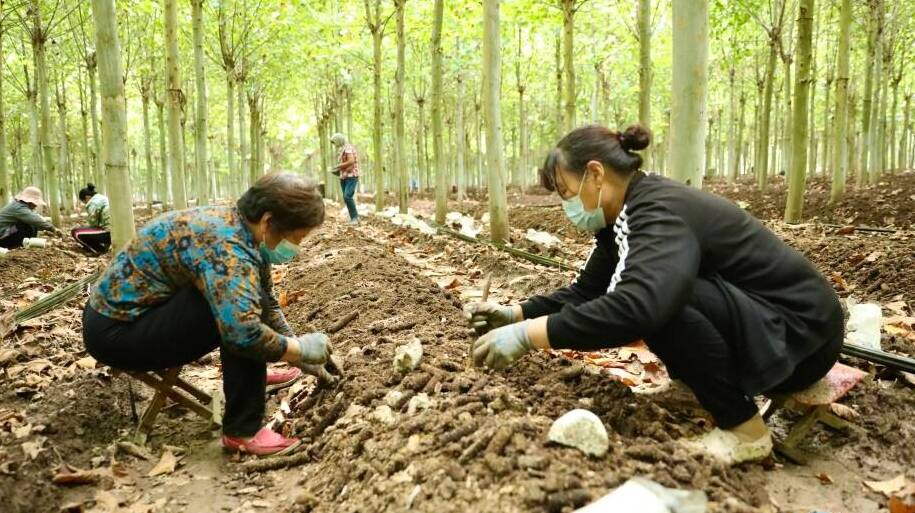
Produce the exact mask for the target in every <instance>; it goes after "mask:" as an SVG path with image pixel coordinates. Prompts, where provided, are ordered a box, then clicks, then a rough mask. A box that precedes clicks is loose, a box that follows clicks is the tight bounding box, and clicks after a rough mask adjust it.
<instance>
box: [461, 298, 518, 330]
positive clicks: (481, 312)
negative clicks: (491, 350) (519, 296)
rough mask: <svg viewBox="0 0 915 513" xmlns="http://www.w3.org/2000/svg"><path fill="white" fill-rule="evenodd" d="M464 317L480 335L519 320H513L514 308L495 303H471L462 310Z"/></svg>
mask: <svg viewBox="0 0 915 513" xmlns="http://www.w3.org/2000/svg"><path fill="white" fill-rule="evenodd" d="M464 317H465V318H466V319H467V320H468V321H470V325H471V326H472V327H473V329H475V330H476V331H477V333H480V334H483V333H486V332H487V331H489V330H492V329H495V328H501V327H502V326H507V325H509V324H512V323H514V322H516V321H520V320H521V319H520V318H517V319H516V318H515V317H516V315H515V307H513V306H502V305H500V304H497V303H471V304H470V305H467V306H466V307H465V308H464ZM519 317H520V316H519Z"/></svg>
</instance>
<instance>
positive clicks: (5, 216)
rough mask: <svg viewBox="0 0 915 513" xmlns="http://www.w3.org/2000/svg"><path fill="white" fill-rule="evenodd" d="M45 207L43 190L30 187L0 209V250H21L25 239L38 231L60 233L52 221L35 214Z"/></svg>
mask: <svg viewBox="0 0 915 513" xmlns="http://www.w3.org/2000/svg"><path fill="white" fill-rule="evenodd" d="M45 205H46V203H45V202H44V200H43V199H42V197H41V189H39V188H38V187H35V186H29V187H26V188H25V189H23V190H22V192H20V193H19V194H17V195H16V196H15V197H14V198H13V201H11V202H9V203H8V204H7V205H6V206H5V207H3V208H2V209H0V248H6V249H13V248H20V247H22V241H23V239H26V238H30V237H34V236H36V235H38V230H45V231H49V232H55V233H56V232H58V231H59V230H58V229H57V228H55V227H54V225H53V224H51V222H50V221H48V220H47V219H45V218H44V217H41V216H40V215H38V213H37V212H35V209H37V208H38V207H44V206H45Z"/></svg>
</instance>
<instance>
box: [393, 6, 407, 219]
mask: <svg viewBox="0 0 915 513" xmlns="http://www.w3.org/2000/svg"><path fill="white" fill-rule="evenodd" d="M406 3H407V0H394V7H395V9H396V24H397V71H396V73H395V74H394V114H395V116H396V118H395V122H394V145H395V146H396V148H397V150H396V151H397V160H396V161H395V166H396V171H395V172H396V174H397V204H398V206H399V208H400V213H401V214H406V213H407V208H408V197H407V147H406V141H405V136H404V105H403V99H404V66H405V64H406V51H405V48H406V40H405V35H404V6H405V4H406Z"/></svg>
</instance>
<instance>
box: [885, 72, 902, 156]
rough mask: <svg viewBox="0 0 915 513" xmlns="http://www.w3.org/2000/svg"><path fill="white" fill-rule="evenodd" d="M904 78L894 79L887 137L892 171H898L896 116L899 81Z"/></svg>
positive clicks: (900, 76) (899, 76)
mask: <svg viewBox="0 0 915 513" xmlns="http://www.w3.org/2000/svg"><path fill="white" fill-rule="evenodd" d="M901 79H902V75H898V77H897V78H894V79H893V106H892V107H890V129H889V134H888V135H887V137H886V140H887V144H889V152H888V154H887V155H888V156H889V159H890V162H889V166H887V168H888V169H889V170H890V172H891V173H895V172H896V171H897V167H896V118H897V117H898V116H897V112H899V81H900V80H901Z"/></svg>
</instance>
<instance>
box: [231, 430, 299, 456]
mask: <svg viewBox="0 0 915 513" xmlns="http://www.w3.org/2000/svg"><path fill="white" fill-rule="evenodd" d="M300 445H302V441H301V440H299V439H298V438H286V437H285V436H283V435H281V434H279V433H277V432H275V431H272V430H270V429H267V428H265V427H264V428H261V429H260V431H258V432H257V433H256V434H255V435H254V436H253V437H252V438H251V439H250V440H245V439H244V438H240V437H233V436H225V435H223V437H222V447H223V449H225V450H226V451H229V452H243V453H248V454H254V455H255V456H284V455H286V454H290V453H292V452H294V451H295V450H296V449H298V448H299V446H300Z"/></svg>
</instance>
